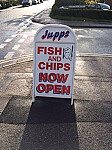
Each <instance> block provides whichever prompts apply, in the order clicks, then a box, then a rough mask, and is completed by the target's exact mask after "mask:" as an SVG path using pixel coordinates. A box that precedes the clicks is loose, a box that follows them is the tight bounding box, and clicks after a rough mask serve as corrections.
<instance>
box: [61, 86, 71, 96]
mask: <svg viewBox="0 0 112 150" xmlns="http://www.w3.org/2000/svg"><path fill="white" fill-rule="evenodd" d="M62 93H63V94H64V93H66V94H67V95H69V94H70V86H67V87H66V86H65V85H63V88H62Z"/></svg>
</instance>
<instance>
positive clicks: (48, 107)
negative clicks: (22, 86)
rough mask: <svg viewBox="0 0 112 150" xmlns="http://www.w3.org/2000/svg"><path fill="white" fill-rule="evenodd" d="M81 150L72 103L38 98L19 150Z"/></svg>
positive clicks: (29, 117)
mask: <svg viewBox="0 0 112 150" xmlns="http://www.w3.org/2000/svg"><path fill="white" fill-rule="evenodd" d="M26 149H27V150H34V149H37V150H79V142H78V133H77V124H76V115H75V110H74V106H71V105H70V100H61V99H54V98H40V97H39V98H38V100H36V102H34V103H33V104H32V106H31V109H30V112H29V116H28V120H27V123H26V127H25V130H24V133H23V136H22V141H21V144H20V148H19V150H26Z"/></svg>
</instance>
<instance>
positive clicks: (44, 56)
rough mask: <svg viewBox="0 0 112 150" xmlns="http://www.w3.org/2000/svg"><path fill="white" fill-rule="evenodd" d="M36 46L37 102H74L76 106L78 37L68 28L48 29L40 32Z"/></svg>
mask: <svg viewBox="0 0 112 150" xmlns="http://www.w3.org/2000/svg"><path fill="white" fill-rule="evenodd" d="M34 42H35V48H34V72H33V75H34V79H33V100H34V97H36V96H44V97H58V98H71V104H73V91H74V89H73V87H74V71H75V60H76V58H75V57H76V36H75V33H74V32H73V30H72V29H71V28H69V27H67V26H65V25H46V26H44V27H42V28H41V29H40V30H38V31H37V33H36V35H35V39H34Z"/></svg>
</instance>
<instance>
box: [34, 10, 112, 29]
mask: <svg viewBox="0 0 112 150" xmlns="http://www.w3.org/2000/svg"><path fill="white" fill-rule="evenodd" d="M50 12H51V8H49V9H46V10H44V11H42V12H41V13H39V14H37V15H35V16H34V17H33V18H32V21H33V22H36V23H40V24H64V25H67V26H70V27H83V28H84V27H87V28H112V22H91V21H66V20H57V19H52V18H51V17H50V16H49V14H50Z"/></svg>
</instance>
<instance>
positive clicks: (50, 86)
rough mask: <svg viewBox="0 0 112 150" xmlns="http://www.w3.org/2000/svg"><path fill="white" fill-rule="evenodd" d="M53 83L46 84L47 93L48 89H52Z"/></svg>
mask: <svg viewBox="0 0 112 150" xmlns="http://www.w3.org/2000/svg"><path fill="white" fill-rule="evenodd" d="M53 87H54V86H53V85H52V84H47V85H46V93H49V91H52V90H53Z"/></svg>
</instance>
